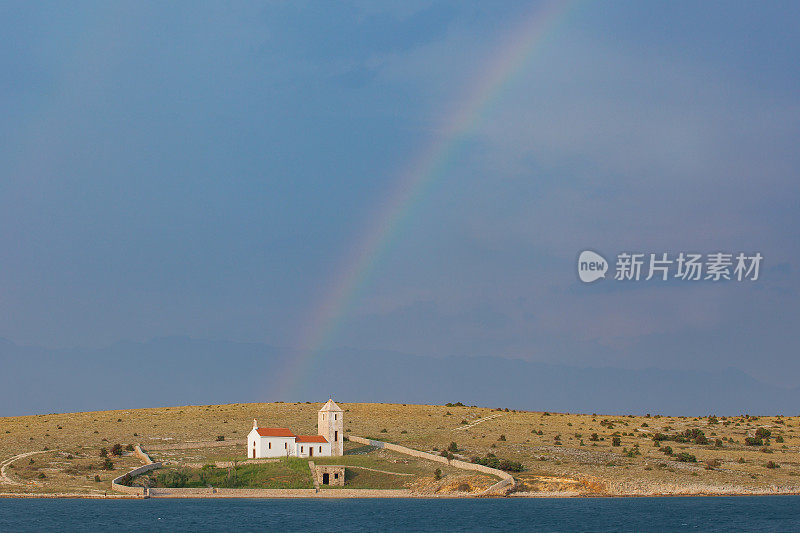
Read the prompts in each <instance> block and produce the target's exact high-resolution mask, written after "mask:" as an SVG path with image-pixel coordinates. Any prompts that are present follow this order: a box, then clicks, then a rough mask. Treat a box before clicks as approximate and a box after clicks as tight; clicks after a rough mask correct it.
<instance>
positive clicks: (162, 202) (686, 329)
mask: <svg viewBox="0 0 800 533" xmlns="http://www.w3.org/2000/svg"><path fill="white" fill-rule="evenodd" d="M537 21H544V22H543V23H542V24H541V27H539V26H537V24H536V23H537ZM529 32H538V33H535V34H534V33H530V36H531V43H530V44H529V45H526V46H525V47H524V48H521V49H518V50H516V53H514V52H515V46H517V45H515V44H514V43H516V42H517V40H518V39H519V38H520V37H522V38H523V39H522V40H523V41H524V40H525V37H526V36H527V35H528V33H529ZM0 34H2V35H3V43H2V44H1V45H0V72H2V76H0V116H2V117H3V119H2V120H0V337H2V338H4V339H7V340H9V341H11V342H13V343H16V344H19V345H29V346H37V347H44V348H48V349H52V350H63V349H71V348H75V347H82V348H87V349H101V348H103V347H106V346H110V345H113V344H114V343H118V342H122V341H126V342H127V341H131V342H147V341H149V340H150V339H157V338H162V337H172V336H185V337H190V338H193V339H207V340H212V341H231V342H242V343H264V344H268V345H271V346H279V347H285V348H290V349H297V350H298V353H299V355H298V356H297V357H298V358H299V359H300V361H299V362H298V369H297V370H296V373H297V374H298V375H301V374H302V371H303V368H304V367H305V366H308V365H313V363H314V360H315V357H316V356H317V355H316V354H317V353H319V352H321V351H324V350H329V349H347V348H352V349H353V350H358V351H359V353H365V352H364V351H369V350H375V351H380V353H383V352H398V353H404V354H415V355H420V356H426V357H439V358H442V357H462V356H466V357H478V356H480V357H497V358H511V359H522V360H525V361H530V362H536V363H547V364H564V365H571V366H574V367H576V368H592V367H609V368H619V369H643V368H651V367H652V368H660V369H669V370H680V371H703V372H714V371H717V370H721V369H726V368H733V369H736V370H738V371H741V372H743V373H745V374H747V375H749V376H751V377H753V378H755V379H757V380H760V381H762V382H765V383H770V384H774V385H778V386H783V387H790V386H794V385H796V383H797V382H798V379H799V378H800V358H798V357H797V355H798V348H800V341H799V340H798V335H797V331H796V329H797V324H800V300H799V299H798V291H799V290H800V282H799V281H798V269H799V268H800V263H798V256H799V252H800V238H798V237H799V236H800V235H798V234H799V233H800V230H799V229H798V228H800V179H798V170H800V151H798V150H797V140H798V139H799V138H800V67H798V63H797V57H798V56H800V4H798V3H796V2H769V3H755V2H702V3H697V2H680V1H679V2H669V3H654V2H640V1H609V2H589V1H578V2H511V1H501V2H469V1H442V2H427V1H414V0H403V1H398V2H390V1H385V2H366V1H363V2H362V1H353V2H341V3H338V2H337V3H329V2H302V1H297V2H283V1H275V2H224V3H223V2H217V3H214V2H206V3H199V2H174V3H170V4H164V3H157V2H152V3H151V2H140V1H137V2H76V3H71V4H70V5H69V6H67V5H65V4H63V3H60V2H5V3H2V4H0ZM509 54H510V57H512V58H516V59H514V60H513V61H510V60H508V57H509ZM497 72H500V75H499V77H498V78H497V79H498V83H496V84H493V85H490V89H489V90H487V92H486V95H484V97H481V96H480V90H481V89H480V88H481V87H482V86H483V85H484V84H485V83H486V82H487V80H489V81H491V79H492V76H493V75H494V74H493V73H497ZM476 94H478V96H477V97H476V96H475V95H476ZM465 110H467V111H470V112H469V114H467V112H466V111H465ZM460 116H465V117H467V118H468V119H469V120H467V121H466V122H463V123H457V127H456V128H455V129H453V127H452V124H453V122H454V120H456V119H457V118H458V117H460ZM454 117H455V118H454ZM437 147H440V148H437ZM424 154H433V155H432V156H431V160H432V161H433V162H434V163H435V164H433V165H432V166H431V168H432V170H430V171H415V170H414V169H415V168H416V167H415V165H416V164H417V163H416V162H418V161H420V160H421V158H424ZM414 172H417V174H414ZM415 180H417V181H415ZM415 183H416V184H418V186H414V184H415ZM409 184H411V185H409ZM398 190H399V191H400V193H398V192H397V191H398ZM393 209H394V211H393ZM393 212H394V213H396V216H390V214H391V213H393ZM373 233H374V234H375V235H377V236H376V237H375V238H374V240H372V241H371V240H370V238H369V235H371V234H373ZM587 249H590V250H595V251H598V252H600V253H602V254H603V255H604V257H606V258H607V259H609V260H611V261H612V263H613V259H614V257H615V256H616V254H617V253H619V252H622V251H639V252H646V253H650V252H653V253H661V252H668V253H671V254H675V253H678V252H680V251H697V252H701V253H704V254H705V253H712V252H717V251H727V252H731V253H735V252H740V251H743V252H747V253H754V252H760V253H761V254H762V255H763V257H764V261H763V264H762V269H761V274H760V278H759V279H758V280H757V281H751V282H722V283H710V282H664V283H659V282H644V281H640V282H615V281H613V280H611V279H605V280H601V281H598V282H596V283H592V284H583V283H581V282H580V281H579V279H578V277H577V274H576V258H577V256H578V254H579V253H580V252H581V251H582V250H587ZM342 280H344V281H342ZM78 353H79V352H78ZM376 353H378V352H376ZM6 365H7V364H6ZM11 365H12V366H11V370H12V371H13V365H14V363H13V361H12V362H11ZM291 379H302V378H299V377H294V378H291ZM469 386H471V385H468V384H465V389H464V390H465V394H466V393H468V387H469ZM464 401H468V400H464Z"/></svg>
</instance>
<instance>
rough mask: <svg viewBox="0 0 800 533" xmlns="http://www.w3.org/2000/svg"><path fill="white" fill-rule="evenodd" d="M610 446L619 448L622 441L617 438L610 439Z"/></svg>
mask: <svg viewBox="0 0 800 533" xmlns="http://www.w3.org/2000/svg"><path fill="white" fill-rule="evenodd" d="M611 445H612V446H620V445H622V439H621V438H619V437H614V438H612V439H611Z"/></svg>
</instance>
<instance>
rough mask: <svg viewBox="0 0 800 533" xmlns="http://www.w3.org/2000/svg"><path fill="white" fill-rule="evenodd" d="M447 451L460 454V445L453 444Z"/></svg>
mask: <svg viewBox="0 0 800 533" xmlns="http://www.w3.org/2000/svg"><path fill="white" fill-rule="evenodd" d="M447 449H448V450H450V451H451V452H453V453H458V444H456V443H455V442H451V443H450V446H448V447H447Z"/></svg>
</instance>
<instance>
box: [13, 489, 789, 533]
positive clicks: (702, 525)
mask: <svg viewBox="0 0 800 533" xmlns="http://www.w3.org/2000/svg"><path fill="white" fill-rule="evenodd" d="M229 530H230V531H233V530H236V531H263V530H273V531H303V532H306V533H307V532H309V531H336V532H343V531H375V530H380V531H437V532H438V531H533V530H535V531H678V530H680V531H686V530H697V531H726V532H729V531H759V532H766V531H782V532H783V531H800V496H759V497H714V498H699V497H692V498H573V499H516V498H508V499H470V500H467V499H441V500H436V499H430V500H420V499H341V500H319V499H292V500H283V499H281V500H269V499H265V500H254V499H230V500H229V499H225V500H222V499H219V500H212V499H197V500H184V499H181V500H170V499H149V500H42V499H0V531H2V532H6V531H8V532H12V531H13V532H15V531H61V532H64V531H229Z"/></svg>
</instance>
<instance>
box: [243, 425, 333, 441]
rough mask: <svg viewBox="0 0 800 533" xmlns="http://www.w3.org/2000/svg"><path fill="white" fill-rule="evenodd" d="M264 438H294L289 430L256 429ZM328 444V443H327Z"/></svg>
mask: <svg viewBox="0 0 800 533" xmlns="http://www.w3.org/2000/svg"><path fill="white" fill-rule="evenodd" d="M256 431H258V434H259V435H261V436H262V437H294V436H295V434H294V433H292V432H291V431H290V430H289V428H256ZM326 442H327V441H326Z"/></svg>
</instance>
